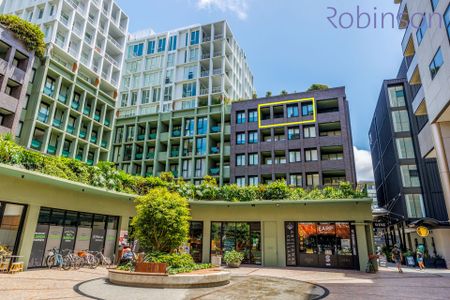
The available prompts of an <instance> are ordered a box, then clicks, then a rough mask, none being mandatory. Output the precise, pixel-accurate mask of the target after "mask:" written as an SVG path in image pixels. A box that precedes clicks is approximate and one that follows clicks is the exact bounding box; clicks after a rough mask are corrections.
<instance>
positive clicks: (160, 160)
mask: <svg viewBox="0 0 450 300" xmlns="http://www.w3.org/2000/svg"><path fill="white" fill-rule="evenodd" d="M230 109H231V106H230V105H224V104H217V105H211V106H208V107H199V108H192V109H186V110H179V111H172V112H165V113H159V114H149V115H143V116H137V117H131V118H119V119H118V120H117V121H116V126H115V133H114V141H113V149H112V161H114V162H116V164H117V167H118V168H120V169H122V170H124V171H126V172H128V173H130V174H134V175H142V176H159V175H160V173H161V172H172V174H173V175H174V176H175V177H177V178H179V177H182V178H183V179H185V180H189V181H190V182H193V183H196V184H199V183H201V181H202V179H203V177H204V176H206V175H211V176H213V177H214V178H216V180H217V183H219V184H226V183H228V182H229V180H230V167H229V159H230Z"/></svg>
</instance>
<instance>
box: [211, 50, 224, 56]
mask: <svg viewBox="0 0 450 300" xmlns="http://www.w3.org/2000/svg"><path fill="white" fill-rule="evenodd" d="M219 56H222V51H217V52H214V55H213V57H219Z"/></svg>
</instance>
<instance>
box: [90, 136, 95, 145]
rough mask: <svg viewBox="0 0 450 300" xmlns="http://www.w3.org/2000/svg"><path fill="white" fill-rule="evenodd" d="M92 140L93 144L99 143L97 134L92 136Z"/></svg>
mask: <svg viewBox="0 0 450 300" xmlns="http://www.w3.org/2000/svg"><path fill="white" fill-rule="evenodd" d="M90 141H91V143H93V144H97V137H96V136H91V139H90Z"/></svg>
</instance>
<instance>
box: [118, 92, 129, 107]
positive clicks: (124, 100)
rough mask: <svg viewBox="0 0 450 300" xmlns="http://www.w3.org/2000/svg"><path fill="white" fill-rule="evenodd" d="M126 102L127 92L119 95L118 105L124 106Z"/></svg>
mask: <svg viewBox="0 0 450 300" xmlns="http://www.w3.org/2000/svg"><path fill="white" fill-rule="evenodd" d="M127 104H128V94H127V93H125V94H122V96H121V97H120V106H122V107H125V106H127Z"/></svg>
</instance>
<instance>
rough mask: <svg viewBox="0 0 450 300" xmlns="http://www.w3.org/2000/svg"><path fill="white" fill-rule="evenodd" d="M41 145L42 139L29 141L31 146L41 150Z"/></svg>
mask: <svg viewBox="0 0 450 300" xmlns="http://www.w3.org/2000/svg"><path fill="white" fill-rule="evenodd" d="M41 147H42V141H39V140H36V139H33V140H32V141H31V148H33V149H35V150H41Z"/></svg>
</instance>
